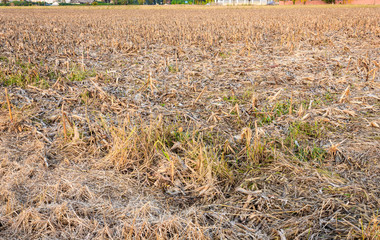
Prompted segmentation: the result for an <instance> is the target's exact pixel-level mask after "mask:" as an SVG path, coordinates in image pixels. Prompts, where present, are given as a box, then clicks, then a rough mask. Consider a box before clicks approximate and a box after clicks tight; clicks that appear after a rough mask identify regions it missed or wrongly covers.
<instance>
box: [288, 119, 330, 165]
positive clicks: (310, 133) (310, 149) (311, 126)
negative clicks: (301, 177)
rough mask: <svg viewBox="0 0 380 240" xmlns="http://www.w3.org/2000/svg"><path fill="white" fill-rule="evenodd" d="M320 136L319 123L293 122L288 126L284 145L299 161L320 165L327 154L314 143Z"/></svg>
mask: <svg viewBox="0 0 380 240" xmlns="http://www.w3.org/2000/svg"><path fill="white" fill-rule="evenodd" d="M322 134H323V128H322V125H321V123H318V122H315V123H308V122H294V123H292V124H291V125H290V126H289V131H288V134H287V136H286V138H285V141H284V144H285V145H286V146H287V147H288V148H289V150H291V151H292V152H293V153H294V155H295V156H296V157H297V159H299V160H300V161H317V162H319V163H322V161H323V160H324V159H325V158H326V157H327V152H326V151H325V150H324V149H323V148H321V147H319V146H317V145H316V143H315V142H316V140H318V139H319V138H321V137H322ZM311 142H312V143H311Z"/></svg>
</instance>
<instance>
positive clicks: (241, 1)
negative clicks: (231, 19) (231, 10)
mask: <svg viewBox="0 0 380 240" xmlns="http://www.w3.org/2000/svg"><path fill="white" fill-rule="evenodd" d="M272 1H273V0H215V3H216V4H219V5H268V3H269V2H272Z"/></svg>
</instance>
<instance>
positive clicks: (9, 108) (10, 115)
mask: <svg viewBox="0 0 380 240" xmlns="http://www.w3.org/2000/svg"><path fill="white" fill-rule="evenodd" d="M5 97H6V99H7V104H8V111H9V119H10V120H11V122H12V121H13V117H12V108H11V102H10V101H9V96H8V89H7V88H5Z"/></svg>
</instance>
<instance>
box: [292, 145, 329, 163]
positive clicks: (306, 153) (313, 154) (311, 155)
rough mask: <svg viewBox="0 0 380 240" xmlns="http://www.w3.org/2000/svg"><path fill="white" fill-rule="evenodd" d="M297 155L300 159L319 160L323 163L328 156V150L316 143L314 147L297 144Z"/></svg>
mask: <svg viewBox="0 0 380 240" xmlns="http://www.w3.org/2000/svg"><path fill="white" fill-rule="evenodd" d="M295 155H296V157H297V158H298V159H299V160H300V161H317V162H319V163H322V161H323V160H324V159H325V158H326V156H327V152H326V151H325V150H324V149H322V148H320V147H317V146H315V145H314V146H313V147H310V146H306V147H302V146H300V147H298V146H296V153H295Z"/></svg>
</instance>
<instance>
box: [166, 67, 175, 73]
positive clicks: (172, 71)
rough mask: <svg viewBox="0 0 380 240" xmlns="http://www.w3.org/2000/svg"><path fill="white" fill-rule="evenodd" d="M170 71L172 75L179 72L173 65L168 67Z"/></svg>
mask: <svg viewBox="0 0 380 240" xmlns="http://www.w3.org/2000/svg"><path fill="white" fill-rule="evenodd" d="M168 70H169V72H171V73H176V72H177V68H176V67H175V66H173V65H169V66H168Z"/></svg>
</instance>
